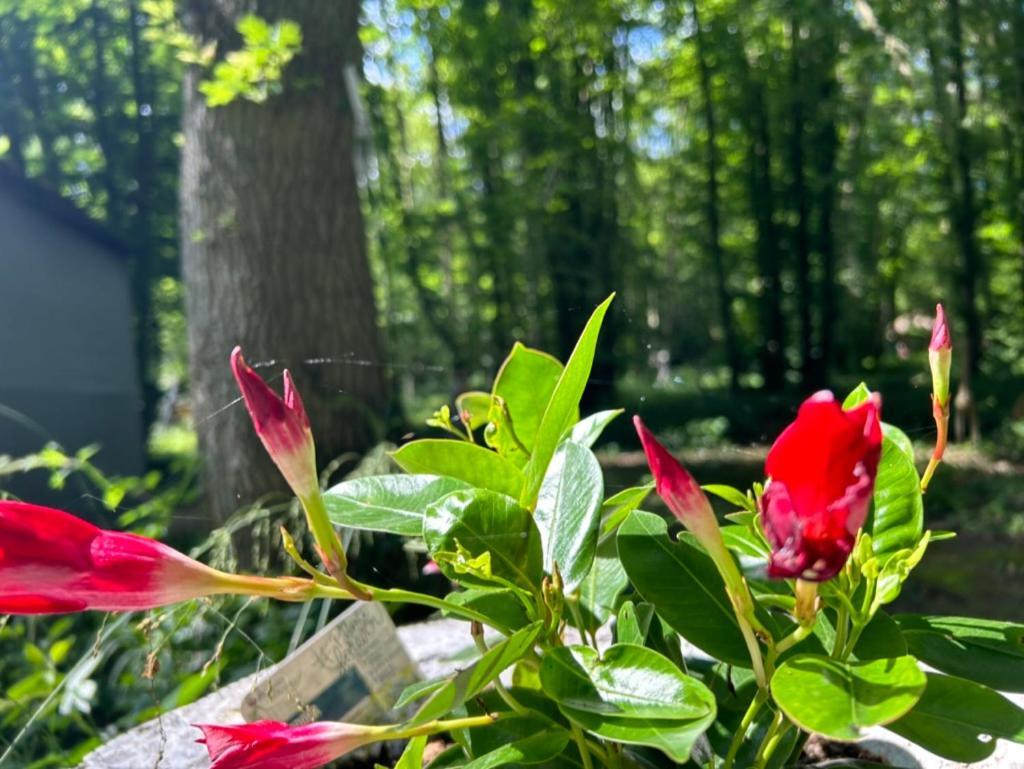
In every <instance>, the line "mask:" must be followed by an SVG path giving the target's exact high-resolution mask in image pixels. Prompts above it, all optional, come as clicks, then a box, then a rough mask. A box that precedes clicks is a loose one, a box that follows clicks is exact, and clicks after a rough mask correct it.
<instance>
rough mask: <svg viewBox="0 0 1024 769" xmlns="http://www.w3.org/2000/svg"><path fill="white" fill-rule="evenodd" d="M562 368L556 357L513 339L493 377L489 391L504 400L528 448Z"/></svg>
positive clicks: (521, 440)
mask: <svg viewBox="0 0 1024 769" xmlns="http://www.w3.org/2000/svg"><path fill="white" fill-rule="evenodd" d="M562 370H563V367H562V364H561V363H560V362H559V361H558V359H556V358H554V357H553V356H551V355H548V354H547V353H546V352H541V351H540V350H534V349H532V348H530V347H526V346H525V345H523V344H522V343H520V342H516V343H515V344H514V345H513V346H512V351H511V352H510V353H509V354H508V357H507V358H505V361H504V362H503V363H502V364H501V368H500V369H498V374H497V376H496V377H495V378H494V387H493V389H492V391H491V392H492V393H493V394H494V395H495V396H497V397H498V398H501V399H502V400H503V401H504V402H505V405H506V406H507V408H508V411H509V414H510V415H511V417H512V427H513V429H514V430H515V432H516V436H517V437H518V438H519V440H520V442H522V444H523V445H524V446H526V448H527V449H529V450H531V451H532V450H533V445H534V443H535V441H536V439H537V430H538V428H539V427H540V423H541V419H542V417H543V415H544V411H545V409H546V408H547V406H548V402H549V401H550V400H551V394H552V393H553V392H554V391H555V385H557V384H558V380H559V377H561V376H562ZM576 414H578V411H577V412H576V413H575V414H574V415H573V416H574V417H575V416H576ZM574 421H575V419H574Z"/></svg>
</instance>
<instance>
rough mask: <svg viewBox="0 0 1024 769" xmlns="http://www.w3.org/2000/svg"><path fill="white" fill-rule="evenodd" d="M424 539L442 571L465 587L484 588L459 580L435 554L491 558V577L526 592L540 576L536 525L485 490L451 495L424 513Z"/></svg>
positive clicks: (466, 579)
mask: <svg viewBox="0 0 1024 769" xmlns="http://www.w3.org/2000/svg"><path fill="white" fill-rule="evenodd" d="M423 538H424V539H425V540H426V543H427V549H428V550H429V551H430V554H431V555H432V556H433V557H434V559H435V560H436V561H437V562H438V566H440V568H441V570H442V571H444V573H445V574H446V575H448V576H449V577H451V578H452V579H456V580H461V581H463V582H466V583H467V584H477V585H481V584H482V585H483V586H487V582H486V581H481V578H479V577H477V576H474V575H471V574H464V575H459V574H458V572H457V571H456V570H455V569H454V568H453V567H452V566H451V564H449V563H446V559H445V558H444V557H443V555H439V554H451V553H459V552H466V553H468V554H469V555H470V556H472V557H480V556H483V555H484V554H490V569H491V573H492V574H493V575H494V576H495V577H498V578H500V579H501V580H506V581H508V582H510V583H512V584H514V585H516V586H518V587H520V588H525V589H526V590H530V591H534V590H536V588H537V586H538V585H539V584H540V581H541V577H542V576H543V568H542V560H541V558H542V556H541V546H540V533H539V532H538V531H537V526H536V525H535V524H534V522H533V518H532V517H531V516H530V513H529V511H528V510H526V509H524V508H522V507H520V506H519V505H517V504H516V503H515V501H514V500H513V499H510V498H509V497H507V496H505V495H503V494H497V493H495V492H493V491H487V490H485V489H466V490H463V491H455V492H452V493H451V494H449V495H448V496H446V497H445V498H444V499H442V500H440V501H439V502H436V503H434V504H433V505H430V506H429V507H428V508H427V510H426V513H425V515H424V518H423Z"/></svg>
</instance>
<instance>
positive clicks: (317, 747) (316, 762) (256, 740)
mask: <svg viewBox="0 0 1024 769" xmlns="http://www.w3.org/2000/svg"><path fill="white" fill-rule="evenodd" d="M197 728H198V729H201V730H202V732H203V737H202V739H200V740H199V742H200V743H202V744H204V745H206V750H207V752H209V754H210V760H211V761H212V762H213V763H212V764H211V765H210V769H317V768H318V767H321V766H323V765H325V764H328V763H330V762H331V761H333V760H334V759H336V758H339V757H341V756H343V755H345V754H346V753H348V752H350V751H352V750H355V749H356V748H358V747H360V746H362V745H366V744H368V743H371V742H373V741H375V740H378V739H380V732H381V727H373V726H363V725H360V724H343V723H339V722H329V721H319V722H316V723H312V724H305V725H303V726H289V725H288V724H285V723H282V722H280V721H255V722H253V723H251V724H238V725H236V726H216V725H213V724H198V725H197Z"/></svg>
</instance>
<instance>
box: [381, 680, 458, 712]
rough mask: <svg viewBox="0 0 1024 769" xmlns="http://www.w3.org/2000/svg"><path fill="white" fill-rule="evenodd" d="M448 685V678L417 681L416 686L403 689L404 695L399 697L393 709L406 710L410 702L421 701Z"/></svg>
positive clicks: (411, 685) (412, 685) (410, 685)
mask: <svg viewBox="0 0 1024 769" xmlns="http://www.w3.org/2000/svg"><path fill="white" fill-rule="evenodd" d="M447 683H448V679H447V678H434V679H432V680H430V681H417V682H416V683H414V684H409V685H408V686H407V687H405V688H404V689H402V693H401V694H399V695H398V699H397V700H395V704H394V705H393V706H392V707H393V708H394V709H395V710H398V709H399V708H404V707H405V706H406V705H408V704H409V703H410V702H415V701H416V700H421V699H423V698H424V697H426V696H427V695H428V694H433V693H434V692H436V691H437V690H438V689H440V688H441V687H442V686H444V685H445V684H447Z"/></svg>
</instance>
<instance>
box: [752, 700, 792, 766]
mask: <svg viewBox="0 0 1024 769" xmlns="http://www.w3.org/2000/svg"><path fill="white" fill-rule="evenodd" d="M785 723H786V717H785V716H784V715H782V711H781V710H777V711H775V717H774V718H772V722H771V724H770V725H769V726H768V731H767V732H765V734H764V739H763V740H761V747H759V748H758V749H757V756H756V757H755V758H754V769H764V767H765V766H767V765H768V759H769V758H771V755H772V753H773V752H775V748H776V747H778V744H779V738H780V737H782V734H783V732H782V731H780V730H781V729H782V727H783V725H784V724H785Z"/></svg>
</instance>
